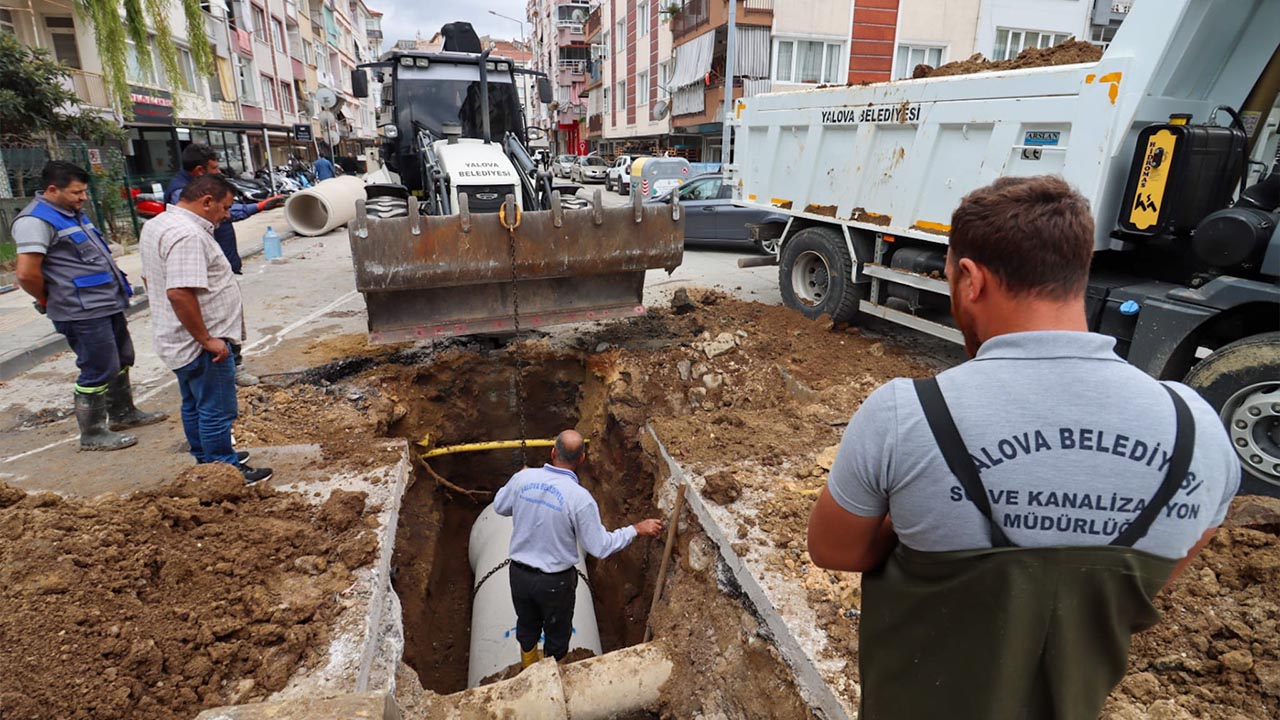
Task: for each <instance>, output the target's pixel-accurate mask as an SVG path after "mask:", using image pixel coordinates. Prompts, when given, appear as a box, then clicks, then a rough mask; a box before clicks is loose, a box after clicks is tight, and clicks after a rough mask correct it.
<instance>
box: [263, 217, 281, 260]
mask: <svg viewBox="0 0 1280 720" xmlns="http://www.w3.org/2000/svg"><path fill="white" fill-rule="evenodd" d="M283 255H284V250H283V249H282V248H281V247H280V236H279V235H277V234H276V231H275V230H272V229H271V226H270V225H268V226H267V231H266V232H265V233H263V234H262V256H263V257H265V258H266V259H268V260H275V259H277V258H279V257H281V256H283Z"/></svg>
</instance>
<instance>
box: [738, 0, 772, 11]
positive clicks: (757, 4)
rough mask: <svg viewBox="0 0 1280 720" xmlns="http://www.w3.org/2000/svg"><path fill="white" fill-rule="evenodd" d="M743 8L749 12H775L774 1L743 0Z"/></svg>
mask: <svg viewBox="0 0 1280 720" xmlns="http://www.w3.org/2000/svg"><path fill="white" fill-rule="evenodd" d="M742 6H743V7H745V8H746V9H748V10H773V0H743V3H742Z"/></svg>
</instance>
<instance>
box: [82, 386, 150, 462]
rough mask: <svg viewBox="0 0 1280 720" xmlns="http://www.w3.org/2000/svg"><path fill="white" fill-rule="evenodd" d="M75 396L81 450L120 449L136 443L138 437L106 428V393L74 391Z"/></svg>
mask: <svg viewBox="0 0 1280 720" xmlns="http://www.w3.org/2000/svg"><path fill="white" fill-rule="evenodd" d="M75 396H76V422H77V423H78V424H79V425H80V449H81V450H122V449H124V448H127V447H132V446H134V445H137V444H138V438H136V437H134V436H132V435H122V434H120V433H115V432H111V431H110V430H108V429H107V395H106V393H96V394H89V393H76V394H75Z"/></svg>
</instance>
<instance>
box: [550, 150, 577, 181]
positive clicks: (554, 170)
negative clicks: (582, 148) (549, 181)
mask: <svg viewBox="0 0 1280 720" xmlns="http://www.w3.org/2000/svg"><path fill="white" fill-rule="evenodd" d="M576 162H578V156H577V155H558V156H556V161H555V162H553V163H551V174H552V175H555V176H556V177H562V178H568V177H569V171H570V170H572V169H573V165H574V163H576Z"/></svg>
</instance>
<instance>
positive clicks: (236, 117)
mask: <svg viewBox="0 0 1280 720" xmlns="http://www.w3.org/2000/svg"><path fill="white" fill-rule="evenodd" d="M202 7H203V9H204V11H205V18H204V20H205V37H202V38H191V37H188V34H187V28H186V19H185V17H184V16H183V14H182V9H181V5H180V4H179V3H170V4H169V5H168V9H169V13H170V15H169V17H168V18H167V20H168V25H169V27H170V31H171V33H172V36H173V39H174V42H175V43H176V44H177V46H178V52H179V71H180V77H179V78H176V79H175V78H169V77H167V76H166V75H165V73H164V72H163V70H161V62H160V58H159V55H158V53H157V52H156V50H155V43H150V44H148V46H147V47H144V48H138V47H137V46H136V45H135V44H134V43H132V42H130V43H129V44H128V48H127V53H126V78H127V80H128V83H129V90H130V102H131V106H130V107H129V108H128V109H127V111H126V109H125V108H119V107H115V106H114V103H113V102H112V98H111V97H110V95H109V94H108V91H107V87H106V83H105V81H104V78H103V75H102V70H103V68H102V62H101V59H100V56H99V54H98V50H97V47H96V45H95V41H94V37H95V36H94V31H93V27H92V25H91V23H90V21H89V20H87V19H86V18H85V17H84V16H83V15H81V14H77V13H75V12H73V11H72V10H71V7H70V6H69V5H68V4H66V3H64V2H61V1H60V0H30V1H28V0H0V32H10V33H13V34H14V35H16V36H17V37H18V39H19V41H20V42H22V43H23V44H25V45H28V46H30V47H35V48H44V49H47V50H49V52H50V53H51V54H52V55H53V57H54V58H56V59H57V60H59V61H60V62H62V63H63V64H64V65H66V66H67V67H68V69H69V70H70V72H71V79H70V81H69V82H70V84H71V89H73V90H74V91H75V93H76V94H77V95H78V96H79V97H80V99H81V100H82V102H83V103H84V104H85V106H87V107H89V108H93V109H96V110H98V111H99V112H101V113H102V114H103V115H104V116H107V117H111V118H114V119H115V120H117V121H118V122H120V123H121V125H122V126H123V127H124V128H126V129H127V130H128V133H129V135H128V140H127V142H126V147H125V156H126V161H125V165H126V168H125V170H126V173H127V177H126V180H127V182H128V183H129V184H130V185H131V186H132V187H134V188H137V189H139V190H141V191H143V192H150V191H152V190H154V189H155V188H156V187H157V186H163V184H164V183H165V182H167V181H168V179H169V178H170V177H171V176H172V175H173V174H174V173H176V172H177V171H178V169H179V167H180V158H181V153H182V149H183V148H184V147H186V145H188V144H189V143H192V142H203V143H208V144H210V145H212V146H213V147H214V148H215V149H217V150H218V151H219V153H220V155H221V156H222V165H223V166H224V167H225V168H226V172H228V173H235V174H244V173H253V172H255V171H257V170H260V169H262V168H264V167H266V166H268V165H272V164H281V163H284V162H286V161H287V160H288V158H289V156H290V155H294V156H298V157H300V158H302V159H313V158H314V157H315V155H316V152H317V151H318V150H319V149H320V148H321V145H322V144H323V142H324V140H325V139H326V137H325V135H324V130H325V129H326V128H325V126H324V123H323V122H322V121H323V120H324V116H323V115H322V114H321V110H323V108H319V107H318V105H317V102H316V96H317V91H318V90H319V89H320V88H322V87H330V88H335V89H336V91H337V92H338V93H339V97H340V102H339V103H337V104H338V106H339V107H338V111H337V113H335V117H334V123H333V127H332V128H331V129H333V130H334V135H333V137H332V139H333V140H334V141H335V145H336V144H339V143H347V146H348V147H350V148H351V149H355V150H358V148H359V147H362V146H364V145H366V144H371V143H372V142H373V140H374V130H375V127H374V122H373V119H372V107H373V106H372V104H371V103H372V101H370V102H369V103H367V104H366V103H362V102H360V101H357V99H356V98H354V97H352V96H351V95H350V70H351V69H354V67H355V64H356V63H357V62H365V61H367V60H370V59H373V58H374V57H376V54H377V52H378V50H379V46H380V44H381V27H380V18H379V16H378V15H377V14H375V13H374V12H373V11H370V10H369V9H368V8H367V6H366V5H365V4H364V3H363V1H362V0H355V1H354V2H352V1H351V0H208V2H204V3H202ZM329 16H331V17H332V18H333V23H332V26H333V27H334V28H335V29H341V31H339V32H336V33H329V32H328V29H329V26H327V25H326V24H325V18H326V17H329ZM317 18H319V20H317ZM122 22H123V19H122ZM197 42H200V43H206V44H207V45H208V46H209V47H210V49H211V50H212V52H213V57H214V72H213V74H212V75H211V76H209V77H203V76H202V75H201V74H200V73H199V72H198V71H197V69H196V67H195V63H194V61H193V59H192V55H191V48H192V47H193V45H194V43H197ZM335 59H336V62H335ZM148 61H149V62H148ZM322 67H323V68H324V71H325V73H324V75H322V73H321V68H322ZM339 72H341V73H342V75H341V76H338V75H337V73H339ZM340 77H345V85H344V84H343V81H342V80H341V79H339V78H340ZM322 80H324V81H327V83H326V82H322ZM366 106H367V107H366ZM344 108H345V111H344ZM299 126H302V127H305V128H309V129H310V130H311V134H312V136H313V137H315V138H317V139H318V140H319V141H320V142H317V141H315V140H313V141H311V142H303V141H299V140H298V139H297V136H296V134H295V130H297V129H298V128H299Z"/></svg>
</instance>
